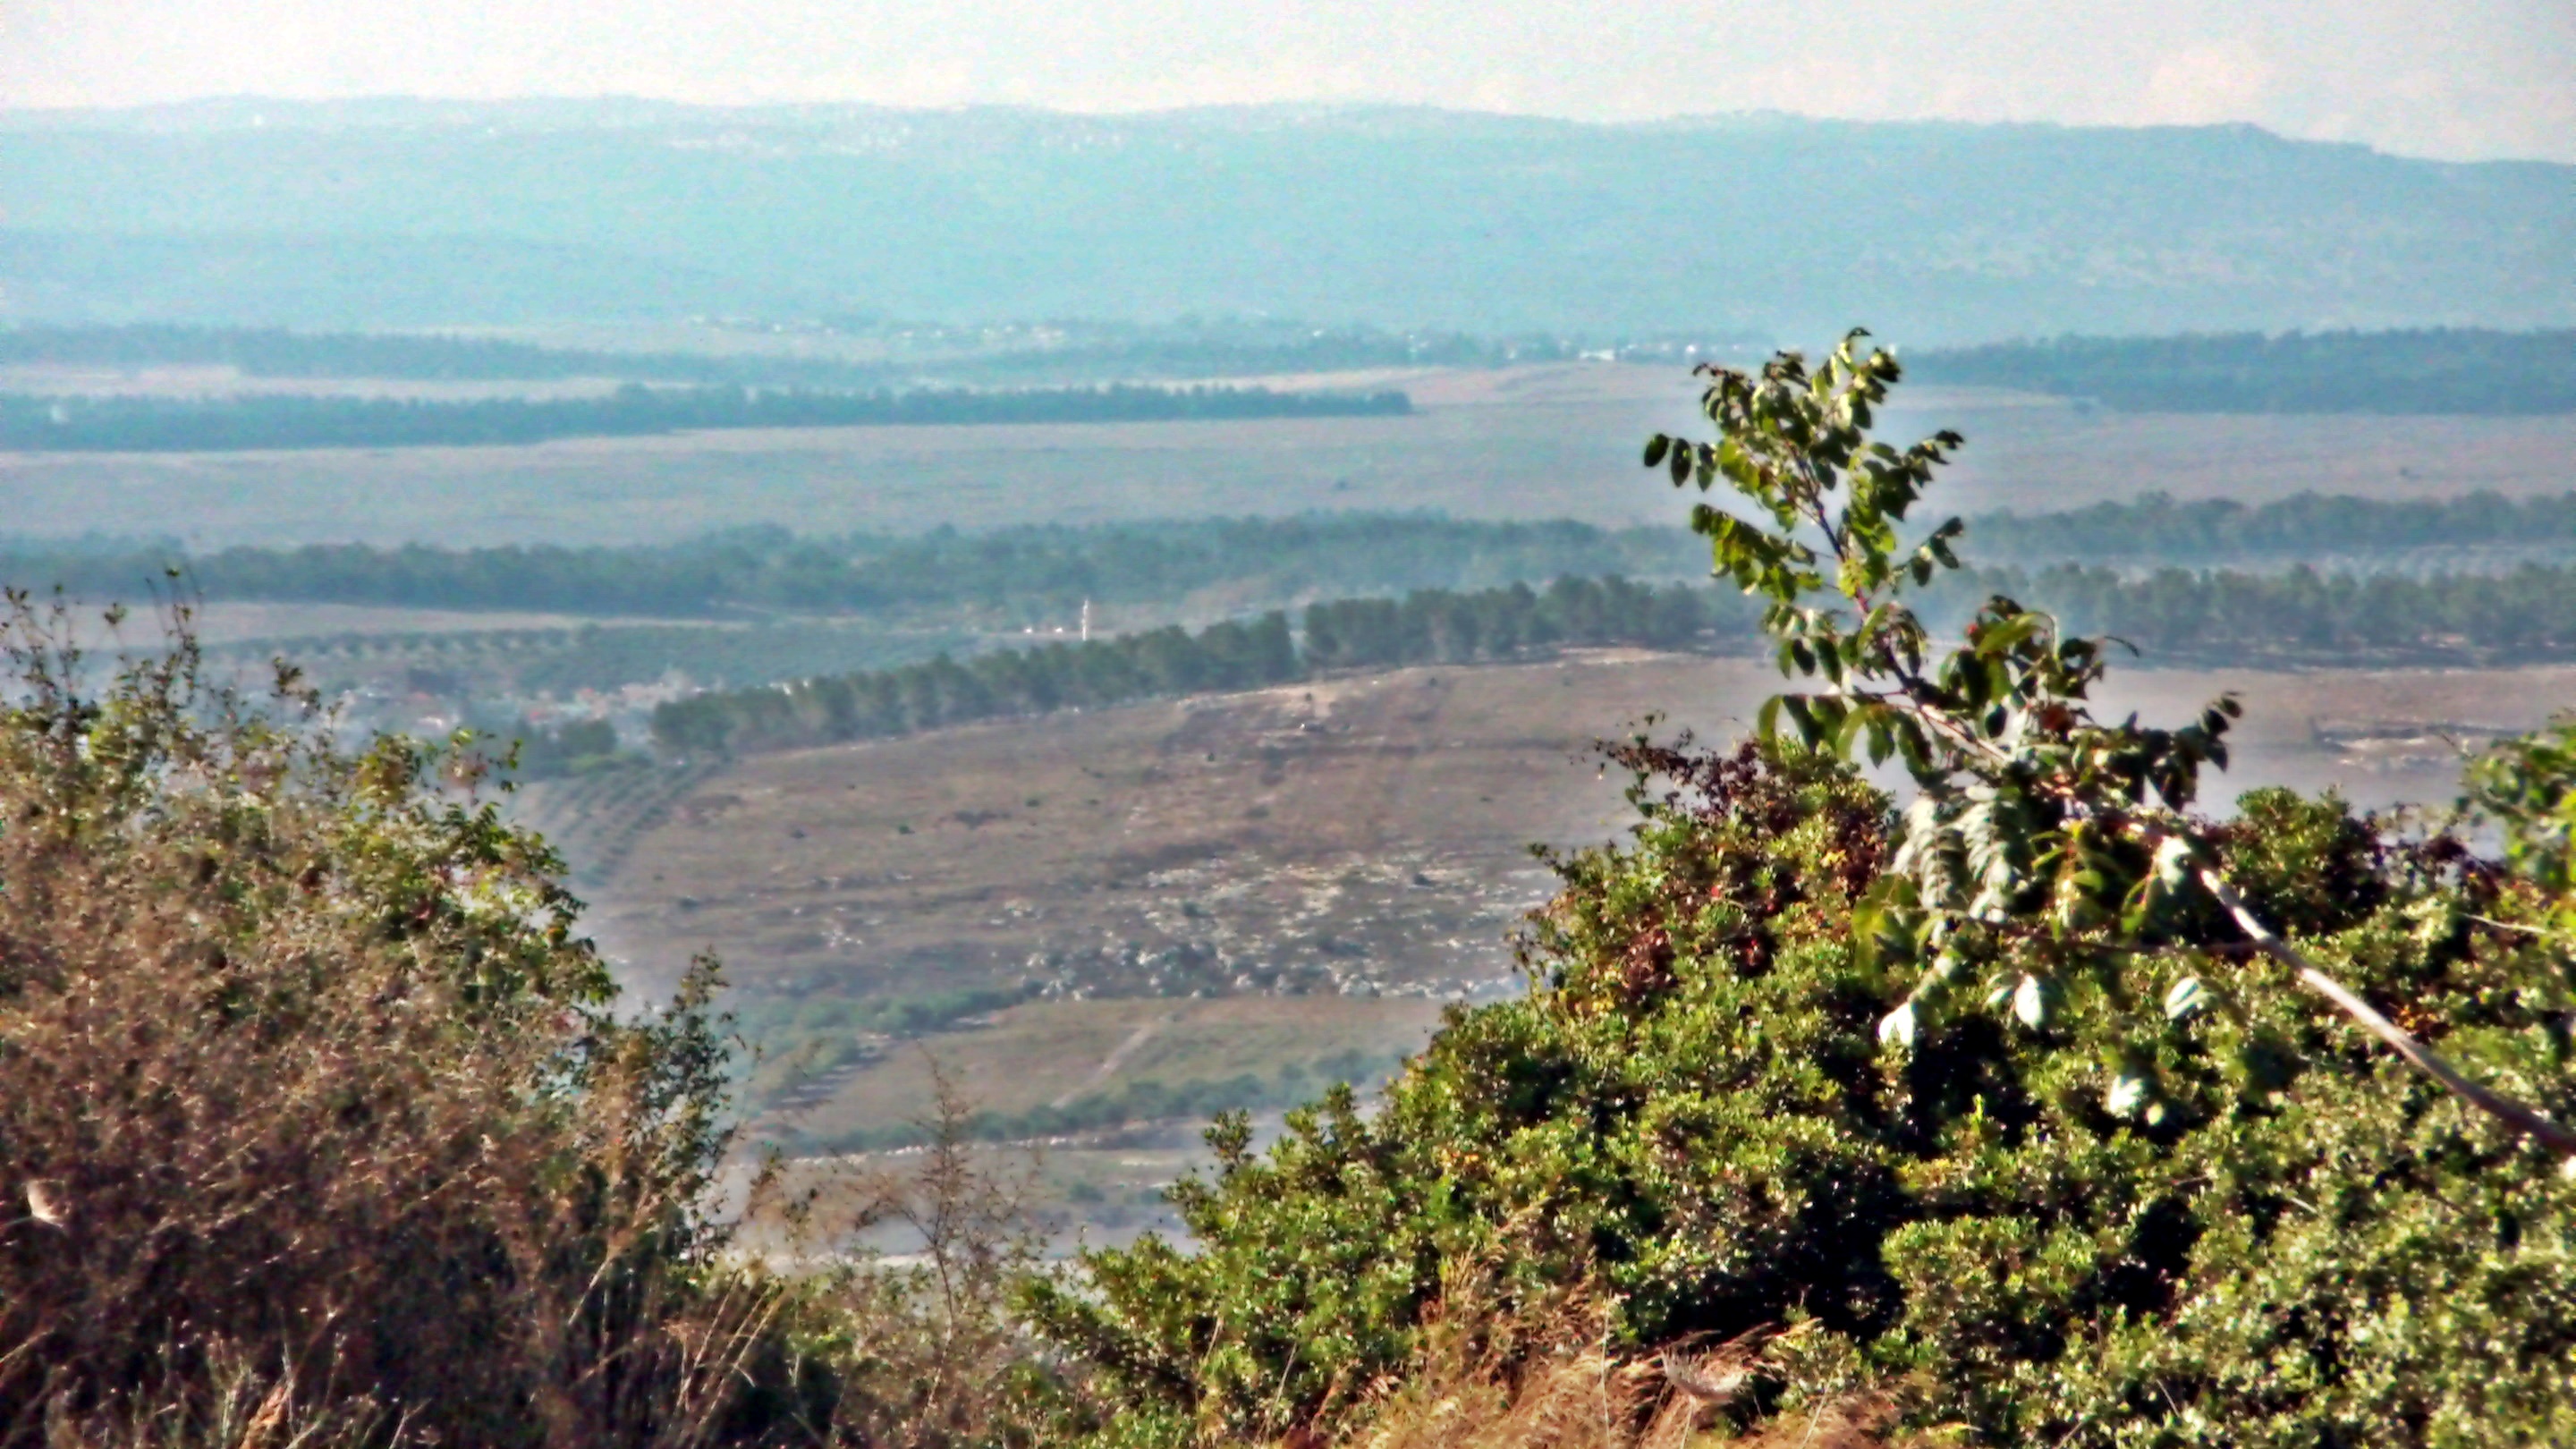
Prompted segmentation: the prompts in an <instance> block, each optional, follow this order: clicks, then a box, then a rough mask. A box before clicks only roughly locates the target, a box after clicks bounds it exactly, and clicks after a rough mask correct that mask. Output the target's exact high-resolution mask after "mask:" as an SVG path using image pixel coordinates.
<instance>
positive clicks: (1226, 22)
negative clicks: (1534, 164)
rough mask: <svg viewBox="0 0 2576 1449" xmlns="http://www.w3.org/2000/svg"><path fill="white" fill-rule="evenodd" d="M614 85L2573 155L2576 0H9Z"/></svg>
mask: <svg viewBox="0 0 2576 1449" xmlns="http://www.w3.org/2000/svg"><path fill="white" fill-rule="evenodd" d="M388 93H406V94H416V95H435V96H453V97H497V96H525V95H601V94H624V95H641V96H656V97H665V98H670V99H676V100H692V101H712V102H757V101H813V100H835V101H866V102H876V103H881V104H888V105H905V106H944V105H956V104H964V103H975V102H1005V103H1015V104H1026V105H1039V106H1049V107H1057V108H1062V109H1070V110H1138V109H1150V108H1158V107H1166V106H1183V105H1199V104H1209V103H1232V102H1252V101H1280V100H1328V101H1355V100H1368V101H1398V102H1412V103H1421V104H1430V105H1440V106H1453V107H1472V108H1477V109H1485V110H1501V111H1521V112H1536V113H1541V114H1548V115H1559V116H1575V117H1585V118H1595V119H1630V118H1641V117H1651V116H1665V115H1674V114H1679V113H1688V112H1706V111H1729V110H1743V109H1752V108H1774V109H1780V110H1789V111H1798V112H1803V113H1807V114H1813V115H1835V116H1852V117H1867V118H1883V117H1926V116H1939V117H1952V118H1959V119H1970V120H2051V121H2066V122H2078V123H2082V122H2104V123H2113V124H2136V123H2145V122H2167V121H2172V122H2204V121H2253V122H2256V123H2258V124H2261V125H2264V126H2268V127H2271V128H2273V129H2275V130H2278V131H2282V132H2286V133H2288V134H2291V135H2297V136H2309V137H2320V138H2328V139H2338V140H2358V141H2366V142H2369V143H2370V144H2372V145H2375V146H2378V147H2381V148H2383V149H2385V150H2391V151H2398V152H2404V153H2407V154H2412V155H2425V156H2442V157H2454V158H2486V157H2497V156H2521V157H2547V158H2550V159H2556V160H2571V161H2576V0H1840V3H1837V4H1834V5H1832V6H1830V7H1828V6H1822V5H1815V4H1808V3H1800V0H1772V3H1753V0H1313V3H1302V4H1300V3H1285V0H936V3H933V0H220V3H218V0H0V102H5V103H7V104H11V105H21V106H65V105H95V104H128V103H134V102H143V101H160V100H177V99H184V98H189V97H198V96H209V95H242V94H270V95H292V96H345V95H366V94H388Z"/></svg>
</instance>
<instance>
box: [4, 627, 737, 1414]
mask: <svg viewBox="0 0 2576 1449" xmlns="http://www.w3.org/2000/svg"><path fill="white" fill-rule="evenodd" d="M173 623H174V624H175V625H176V626H177V633H176V635H175V637H174V640H173V645H172V647H171V648H169V649H168V650H166V651H162V652H157V653H155V654H154V655H151V656H148V657H145V658H143V659H141V660H140V661H139V662H131V663H129V664H127V665H125V666H124V667H123V668H122V669H121V672H120V673H119V674H118V675H117V677H116V678H115V680H114V682H113V683H112V684H109V685H107V686H105V687H104V688H102V689H101V690H99V691H98V692H97V693H96V694H95V695H94V696H93V695H91V694H88V693H85V692H84V691H83V687H82V680H83V678H84V670H85V669H86V665H85V663H84V661H82V660H81V659H80V658H79V657H78V655H77V651H75V650H73V649H71V648H70V646H69V644H68V642H67V641H68V638H69V630H68V616H67V615H66V614H65V613H64V612H63V611H62V610H61V609H60V608H59V607H56V608H54V609H51V610H46V609H40V608H37V607H35V606H34V605H32V604H31V603H30V602H29V601H28V600H27V599H26V598H25V597H24V596H14V595H13V596H12V597H11V598H10V600H9V605H8V612H7V617H6V618H5V620H0V649H5V654H6V663H7V669H6V675H5V678H0V1082H5V1084H6V1085H5V1089H0V1443H5V1444H34V1443H41V1442H45V1441H46V1440H47V1439H48V1438H49V1437H53V1438H56V1439H57V1442H61V1441H60V1440H59V1438H58V1436H59V1435H61V1434H63V1433H65V1432H73V1434H74V1441H77V1442H101V1443H108V1442H141V1441H140V1440H137V1439H135V1438H134V1435H135V1434H144V1433H146V1432H147V1428H135V1429H133V1432H132V1433H125V1432H123V1431H116V1432H110V1431H109V1430H106V1429H98V1430H97V1432H95V1433H94V1432H92V1429H89V1428H83V1429H77V1431H73V1430H66V1429H65V1427H64V1426H66V1425H72V1426H79V1425H90V1426H93V1428H95V1427H96V1426H99V1425H115V1424H124V1425H129V1426H147V1427H148V1426H150V1425H153V1424H156V1423H157V1424H161V1425H163V1426H164V1427H165V1428H166V1427H167V1426H168V1425H169V1424H171V1423H176V1422H179V1421H181V1420H185V1421H187V1422H189V1423H196V1422H198V1421H200V1420H203V1419H204V1418H205V1416H206V1415H207V1414H208V1413H211V1412H213V1411H214V1407H215V1406H222V1405H228V1404H234V1400H233V1399H232V1398H228V1397H227V1395H228V1394H231V1393H233V1390H229V1389H226V1388H224V1387H223V1384H224V1383H225V1382H226V1380H225V1378H224V1375H225V1374H226V1373H227V1372H233V1371H232V1370H228V1369H227V1368H226V1367H225V1360H224V1359H223V1355H225V1354H228V1353H234V1352H235V1351H236V1350H235V1348H234V1347H233V1346H241V1347H240V1350H239V1351H241V1352H249V1353H253V1354H255V1356H256V1357H257V1358H258V1360H259V1361H261V1362H263V1363H271V1364H276V1365H279V1366H280V1368H279V1371H278V1372H277V1373H276V1374H275V1375H273V1376H272V1378H271V1380H270V1382H269V1386H268V1387H267V1388H263V1389H262V1390H261V1393H262V1394H263V1395H264V1396H266V1395H282V1396H283V1397H282V1398H280V1399H279V1401H278V1402H279V1407H278V1409H277V1414H278V1415H285V1414H286V1413H288V1411H289V1408H290V1407H291V1408H292V1410H293V1412H294V1413H295V1414H297V1415H299V1416H302V1421H304V1422H311V1423H341V1422H342V1420H341V1419H338V1418H335V1417H334V1413H335V1411H334V1410H333V1409H332V1408H331V1407H330V1406H332V1405H335V1404H339V1405H346V1404H352V1403H359V1402H365V1403H370V1404H373V1405H375V1406H377V1407H378V1408H380V1409H381V1410H382V1411H383V1412H384V1414H385V1415H386V1416H388V1417H385V1418H383V1419H381V1420H378V1419H369V1420H368V1423H369V1424H370V1425H372V1426H373V1427H372V1428H371V1429H370V1430H369V1433H370V1434H372V1435H374V1436H375V1437H382V1436H383V1434H384V1433H385V1432H389V1430H387V1428H386V1426H388V1425H391V1424H394V1423H400V1424H403V1425H407V1426H409V1429H410V1430H411V1431H412V1432H414V1433H417V1434H432V1433H438V1434H444V1435H445V1436H446V1438H447V1441H448V1442H476V1443H510V1442H544V1443H547V1444H550V1445H571V1444H588V1443H648V1442H663V1443H687V1442H692V1441H695V1440H699V1439H703V1438H704V1437H706V1436H707V1435H708V1434H709V1433H710V1432H712V1430H713V1428H714V1427H715V1425H716V1422H717V1417H718V1415H719V1414H720V1413H721V1412H722V1411H723V1409H724V1405H725V1404H726V1402H727V1400H728V1395H729V1392H730V1390H729V1387H728V1386H729V1382H730V1379H731V1377H732V1374H733V1371H734V1369H735V1367H736V1366H737V1363H738V1361H739V1359H740V1356H741V1355H742V1353H743V1352H744V1350H745V1346H746V1345H747V1344H748V1343H750V1342H751V1341H752V1340H753V1339H755V1338H757V1337H758V1335H759V1334H760V1333H761V1331H762V1330H763V1327H764V1325H765V1324H766V1323H767V1322H768V1320H769V1319H770V1317H771V1316H772V1315H773V1314H774V1313H775V1312H776V1299H777V1295H776V1293H775V1292H774V1291H773V1290H771V1289H768V1288H765V1287H763V1286H761V1285H759V1284H758V1283H757V1282H755V1281H752V1280H748V1279H744V1278H741V1277H740V1276H738V1275H736V1276H733V1277H728V1276H726V1275H724V1274H721V1273H718V1272H715V1271H713V1264H714V1257H713V1254H714V1251H715V1249H716V1248H717V1247H718V1246H719V1238H720V1235H719V1234H718V1233H717V1232H716V1231H715V1230H714V1228H713V1226H712V1225H711V1224H709V1223H708V1222H707V1221H706V1219H705V1218H704V1216H703V1215H702V1213H701V1212H700V1209H699V1204H700V1202H701V1201H702V1200H703V1197H704V1194H705V1189H706V1187H707V1175H708V1173H709V1172H710V1171H711V1170H712V1167H713V1164H714V1162H715V1160H716V1154H717V1151H718V1149H719V1148H720V1146H721V1143H720V1131H719V1128H718V1125H717V1120H716V1117H715V1115H714V1114H715V1105H716V1100H717V1098H716V1095H715V1089H716V1087H717V1086H718V1085H719V1083H720V1078H719V1077H718V1075H717V1074H718V1072H719V1071H720V1066H721V1052H720V1051H718V1050H717V1049H716V1048H715V1046H714V1043H713V1042H712V1039H711V1038H710V1036H709V1033H708V1030H707V1028H706V1024H705V1022H704V1019H703V1013H702V1011H701V1010H700V1008H702V1007H703V1005H704V1002H705V998H706V994H707V992H708V991H710V990H711V989H712V984H713V983H712V977H711V975H710V974H708V973H703V972H702V973H701V974H700V975H699V976H698V977H697V978H695V979H693V981H692V984H691V987H690V991H689V994H688V998H687V999H686V1000H685V1001H683V1002H682V1003H681V1005H682V1007H683V1008H684V1009H683V1010H682V1011H680V1012H679V1013H678V1014H676V1015H672V1016H666V1017H660V1018H652V1019H646V1020H641V1021H620V1020H618V1019H616V1018H614V1017H612V1016H610V1015H609V1014H608V1011H607V1006H608V1003H609V999H610V995H611V992H610V987H609V983H608V978H607V975H606V972H605V970H604V968H603V966H602V965H601V963H600V961H599V959H598V957H597V955H596V953H595V952H594V951H593V950H592V949H591V947H590V945H589V943H588V942H587V941H584V940H582V939H580V938H579V937H577V936H576V935H574V934H573V930H572V926H573V918H574V917H573V913H574V911H575V910H576V909H577V903H576V902H574V901H572V899H571V898H570V897H569V896H567V895H565V894H564V893H563V891H562V890H561V889H560V887H558V886H557V885H555V884H554V874H555V872H556V870H557V869H558V866H559V862H556V861H555V860H554V859H553V857H552V856H551V855H550V853H549V852H547V850H546V849H545V847H544V846H543V845H542V843H541V842H538V841H536V840H534V839H533V838H531V837H527V836H524V835H521V834H519V833H517V832H514V831H512V830H510V829H509V828H508V827H506V826H505V825H504V824H502V822H501V821H500V819H499V817H498V815H497V814H496V813H495V812H494V810H493V809H492V808H491V806H490V805H489V803H488V802H485V801H480V800H477V799H476V798H474V797H473V796H472V795H471V794H470V793H467V792H462V791H460V790H457V789H451V788H443V787H442V786H441V784H440V782H439V781H438V780H437V779H436V777H435V771H436V770H438V769H440V768H442V767H450V766H452V765H453V764H454V761H453V760H452V759H442V757H440V756H438V755H436V754H434V753H431V752H424V751H423V750H421V749H419V748H418V747H415V746H411V745H409V744H406V743H402V742H378V743H377V744H375V745H374V746H373V747H371V748H370V749H369V750H367V751H366V752H365V753H363V754H360V755H355V756H351V755H345V754H342V753H339V752H337V751H336V750H335V749H334V748H333V746H332V744H331V742H330V740H329V739H328V737H327V735H325V734H323V733H320V732H318V731H317V730H315V729H314V728H312V727H311V725H310V722H309V721H306V720H302V719H299V718H298V717H297V713H298V711H299V709H301V708H302V707H303V706H305V705H309V703H310V701H309V699H303V698H299V696H298V695H297V693H296V691H295V690H294V689H293V687H292V681H291V679H287V678H283V677H282V678H281V681H280V692H279V695H278V696H277V698H276V699H275V700H273V701H270V702H269V712H268V713H266V714H263V713H262V712H261V711H260V710H255V709H253V708H251V707H249V706H247V705H245V704H244V703H243V701H242V700H241V699H240V698H238V697H237V696H234V695H232V694H230V693H228V692H226V691H224V690H221V689H214V688H210V687H208V686H207V685H206V684H205V682H204V681H203V680H202V679H201V677H200V675H199V672H198V659H197V655H196V652H195V649H194V647H193V644H192V643H191V642H190V641H189V639H188V638H187V637H186V633H185V625H186V619H185V615H184V611H182V612H181V613H180V614H179V615H178V616H177V617H176V618H175V619H174V620H173ZM281 719H283V721H284V722H282V723H281V722H279V721H280V720H281ZM469 773H470V772H469ZM450 783H456V782H450ZM463 783H467V784H470V783H471V781H470V779H468V780H466V781H464V782H463ZM239 1379H240V1375H239V1374H238V1373H237V1372H235V1373H234V1377H233V1381H235V1382H237V1381H239ZM154 1384H157V1385H160V1386H161V1387H162V1389H163V1390H165V1391H166V1392H165V1394H164V1402H163V1404H162V1405H161V1406H160V1407H159V1408H147V1407H145V1406H142V1405H141V1404H140V1403H139V1402H138V1401H137V1400H136V1398H135V1395H136V1393H137V1391H138V1386H141V1385H154ZM235 1407H237V1405H235ZM174 1416H175V1417H174ZM254 1427H255V1426H254ZM275 1428H276V1426H275V1425H274V1424H272V1425H271V1426H270V1428H269V1429H263V1430H261V1431H260V1435H259V1436H258V1437H259V1442H266V1438H267V1436H268V1435H270V1434H271V1433H272V1432H273V1431H275ZM149 1432H154V1433H157V1432H160V1431H159V1430H149ZM189 1432H190V1434H191V1435H194V1434H196V1432H197V1431H195V1430H191V1431H189ZM333 1432H335V1433H336V1432H339V1431H337V1430H334V1431H333ZM242 1433H243V1434H248V1433H250V1429H249V1428H247V1427H246V1428H244V1429H243V1430H242ZM234 1438H235V1439H237V1440H238V1439H240V1438H241V1436H240V1435H235V1436H234ZM222 1439H223V1435H221V1434H215V1435H213V1436H212V1437H207V1438H204V1439H203V1440H202V1442H219V1441H221V1440H222ZM190 1442H199V1439H197V1438H193V1437H192V1438H191V1440H190ZM243 1442H249V1441H243ZM308 1442H310V1441H309V1440H308Z"/></svg>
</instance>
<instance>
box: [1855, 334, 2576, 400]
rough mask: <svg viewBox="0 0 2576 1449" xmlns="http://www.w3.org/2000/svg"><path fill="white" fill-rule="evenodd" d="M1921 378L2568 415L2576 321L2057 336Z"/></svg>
mask: <svg viewBox="0 0 2576 1449" xmlns="http://www.w3.org/2000/svg"><path fill="white" fill-rule="evenodd" d="M1905 367H1906V373H1907V375H1908V376H1909V377H1911V378H1913V379H1915V380H1917V381H1923V382H1943V383H1967V384H1975V385H1981V386H1987V387H2011V388H2023V389H2027V390H2030V391H2033V392H2044V393H2054V394H2057V395H2059V396H2062V397H2075V398H2088V399H2091V400H2093V401H2096V402H2099V403H2101V404H2103V405H2104V406H2107V407H2114V408H2119V409H2122V410H2124V411H2130V412H2185V413H2395V414H2406V413H2561V412H2568V411H2571V410H2576V330H2563V329H2562V330H2558V331H2546V332H2499V331H2490V330H2485V329H2478V328H2434V329H2429V330H2413V331H2399V332H2289V333H2284V334H2282V335H2280V336H2277V337H2272V336H2266V335H2264V334H2262V333H2260V332H2233V333H2214V334H2197V335H2186V336H2181V337H2059V338H2056V339H2053V340H2051V341H2046V342H2002V343H1994V344H1991V345H1988V346H1984V347H1967V348H1954V349H1939V350H1934V351H1926V352H1919V353H1914V354H1911V355H1909V356H1908V357H1907V358H1906V360H1905Z"/></svg>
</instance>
